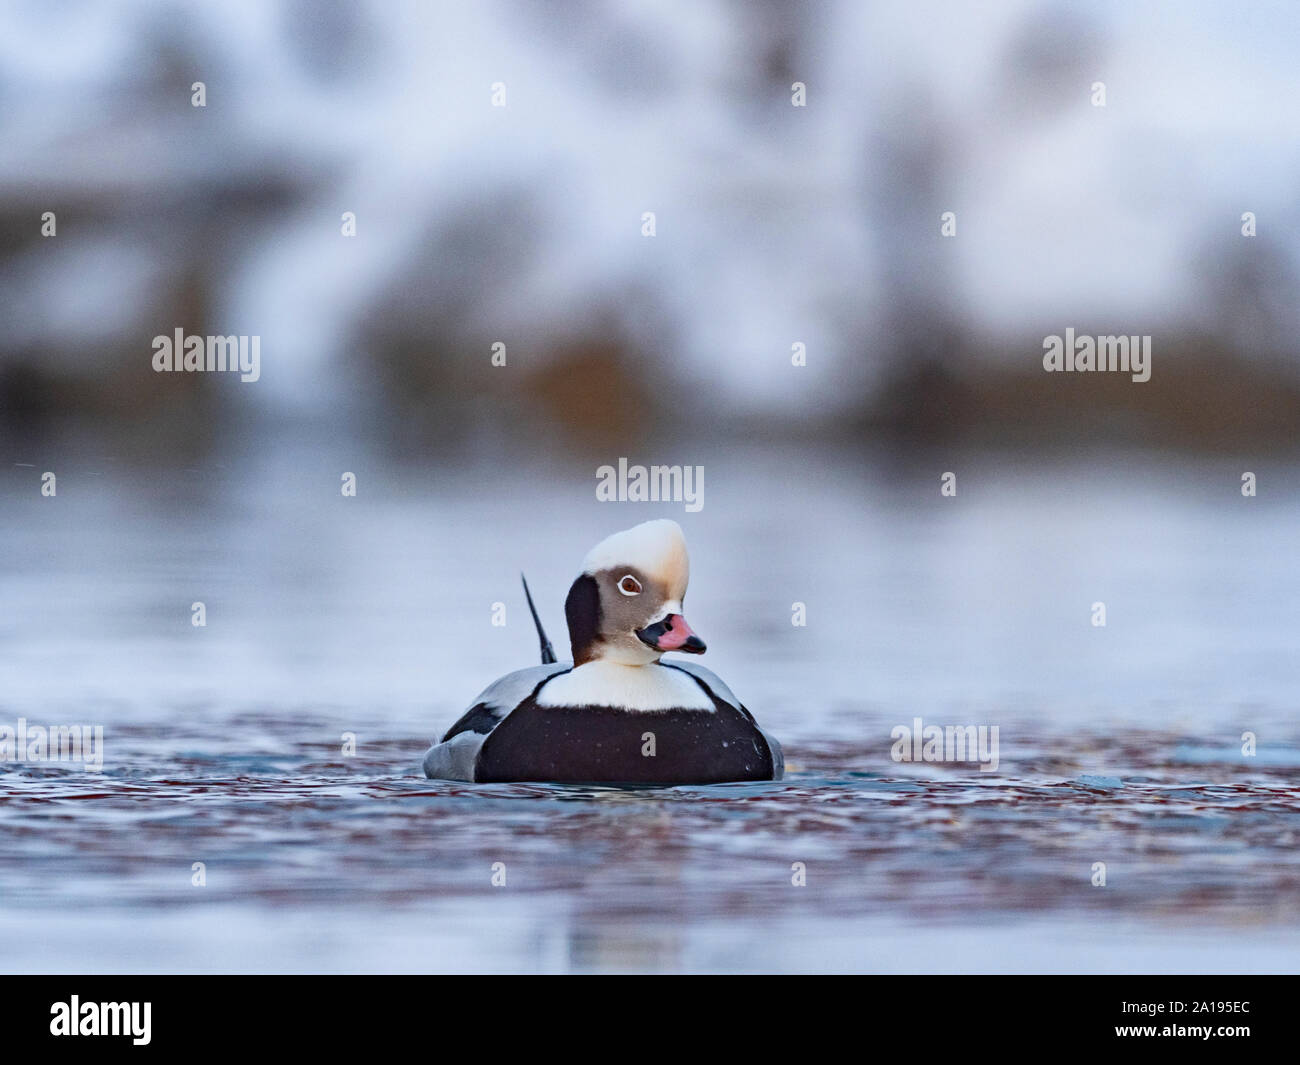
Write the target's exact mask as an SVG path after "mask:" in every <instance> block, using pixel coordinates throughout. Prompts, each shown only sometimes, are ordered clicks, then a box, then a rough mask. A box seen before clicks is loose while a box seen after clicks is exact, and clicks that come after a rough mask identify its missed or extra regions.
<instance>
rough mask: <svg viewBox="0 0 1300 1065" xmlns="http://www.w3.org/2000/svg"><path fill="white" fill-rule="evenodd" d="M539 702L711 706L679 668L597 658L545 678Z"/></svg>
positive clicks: (633, 706)
mask: <svg viewBox="0 0 1300 1065" xmlns="http://www.w3.org/2000/svg"><path fill="white" fill-rule="evenodd" d="M537 703H538V705H539V706H613V707H617V708H619V709H623V710H712V709H713V708H714V707H713V701H712V700H711V699H710V698H709V697H708V695H707V694H706V693H705V691H704V689H703V688H701V687H700V686H699V685H698V684H696V683H695V681H694V680H693V679H691V677H690V676H689V675H687V674H686V673H683V672H682V671H681V670H680V669H672V668H670V667H668V666H663V665H660V664H659V663H658V662H657V661H655V662H651V663H649V664H646V665H627V664H624V663H622V662H611V661H608V660H606V659H597V660H596V661H594V662H587V663H584V664H583V665H581V666H578V667H577V668H576V669H574V670H572V671H571V672H569V673H562V674H561V675H560V676H558V677H556V678H555V679H554V680H551V681H548V682H547V683H546V684H545V685H543V686H542V690H541V691H539V692H538V693H537Z"/></svg>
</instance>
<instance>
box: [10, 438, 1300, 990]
mask: <svg viewBox="0 0 1300 1065" xmlns="http://www.w3.org/2000/svg"><path fill="white" fill-rule="evenodd" d="M273 453H274V454H275V455H278V457H270V458H261V459H253V458H249V457H242V458H239V459H238V461H234V460H232V461H231V463H230V465H229V466H228V467H226V468H222V467H218V466H216V465H213V466H212V467H205V468H203V469H197V470H193V471H189V472H186V473H184V474H180V475H177V476H166V477H152V476H151V477H147V478H144V477H140V476H139V475H136V474H133V473H131V472H130V471H129V470H126V469H122V468H118V467H117V466H116V465H115V464H113V463H111V462H109V460H107V459H104V460H100V461H98V462H92V461H91V460H88V459H78V460H69V461H68V462H67V463H66V465H65V467H64V472H61V473H60V480H59V495H58V496H57V498H56V499H53V500H50V499H42V498H40V496H39V494H38V493H37V492H36V491H35V490H34V486H35V484H36V482H37V478H38V474H37V473H36V472H34V471H33V470H30V469H26V468H19V467H15V468H14V469H13V470H11V471H9V472H8V473H7V474H6V475H5V476H6V481H5V483H4V486H3V487H4V494H3V495H0V535H2V536H3V541H2V542H3V543H4V544H5V545H6V551H5V552H4V557H3V560H2V561H0V597H2V600H0V601H3V602H4V604H5V607H6V609H5V613H4V615H3V618H0V641H2V644H0V646H2V647H3V651H2V652H0V724H4V723H9V724H13V723H14V722H15V721H16V719H17V718H18V717H20V716H21V717H25V718H26V719H27V720H29V721H31V722H33V723H87V724H102V725H103V726H104V730H105V762H104V768H103V770H102V772H87V771H85V770H83V769H81V768H80V767H73V766H68V765H50V764H42V765H30V764H27V765H22V764H15V763H9V764H6V765H3V766H0V898H3V900H4V904H3V906H2V907H0V942H3V943H4V944H5V949H4V951H3V953H2V954H0V956H2V957H3V959H4V961H3V968H5V969H6V970H12V971H27V970H42V971H45V970H48V971H100V970H108V971H114V970H120V969H128V970H179V971H249V970H251V971H299V970H306V971H321V970H324V971H370V970H382V971H388V970H396V971H417V970H465V969H469V970H520V969H522V970H527V971H605V970H637V971H641V970H652V971H680V970H701V969H703V970H771V969H778V970H822V969H831V970H855V971H856V970H879V971H900V970H919V971H932V970H938V971H970V970H977V971H1008V970H1011V971H1014V970H1023V969H1029V970H1063V971H1070V970H1078V969H1082V970H1085V971H1106V972H1111V971H1129V970H1138V971H1149V970H1150V971H1160V970H1185V969H1193V970H1196V969H1227V970H1242V971H1270V970H1287V971H1293V970H1294V969H1295V968H1297V960H1296V959H1297V958H1300V935H1298V934H1297V932H1296V928H1297V924H1298V922H1297V918H1298V917H1300V857H1298V853H1300V851H1298V849H1297V846H1296V844H1297V840H1298V839H1300V786H1297V777H1298V775H1300V774H1298V772H1297V771H1298V770H1300V726H1298V725H1297V722H1296V715H1295V712H1294V709H1295V707H1294V692H1295V668H1296V666H1295V654H1294V650H1293V648H1294V644H1295V635H1296V632H1297V621H1300V608H1298V607H1297V603H1300V595H1298V594H1297V593H1300V568H1298V567H1297V565H1296V562H1295V560H1294V550H1293V549H1294V544H1295V541H1296V537H1295V532H1296V529H1297V518H1298V517H1300V514H1298V513H1297V507H1296V506H1295V505H1294V504H1292V503H1286V502H1279V501H1278V500H1280V499H1284V498H1285V497H1286V495H1288V494H1290V495H1291V497H1292V498H1296V496H1295V493H1294V492H1287V491H1284V490H1283V489H1284V488H1286V487H1287V486H1289V485H1294V482H1295V479H1296V478H1295V474H1294V473H1292V472H1291V471H1290V470H1289V468H1286V467H1282V468H1279V469H1277V470H1272V471H1269V475H1268V477H1267V478H1265V477H1264V476H1261V484H1266V485H1269V486H1271V487H1272V488H1274V489H1275V490H1273V491H1271V492H1265V494H1264V495H1263V496H1261V497H1260V498H1257V499H1254V500H1244V499H1242V498H1241V497H1240V493H1239V491H1238V489H1237V488H1236V484H1237V483H1239V481H1238V478H1239V471H1238V472H1237V473H1234V472H1233V469H1232V468H1230V467H1229V466H1227V465H1222V464H1215V463H1200V464H1194V463H1189V462H1185V461H1182V460H1180V461H1179V462H1171V461H1168V460H1160V459H1157V458H1150V459H1148V460H1145V461H1141V462H1136V463H1135V462H1133V461H1132V460H1131V459H1125V460H1114V461H1111V460H1108V459H1106V458H1105V457H1102V458H1098V459H1096V460H1092V461H1088V462H1079V463H1071V464H1064V465H1061V464H1048V463H1039V464H1035V465H1024V464H1019V463H1015V462H1011V461H1009V460H1008V459H1007V458H1006V457H1005V456H998V455H972V456H964V457H962V459H961V463H960V465H959V467H958V468H959V470H960V471H961V472H960V473H959V495H958V498H957V499H956V500H943V499H941V498H940V497H939V494H938V477H937V472H934V471H941V470H943V469H947V468H950V465H951V463H949V464H946V465H945V464H942V462H941V461H940V460H936V461H937V462H940V464H939V465H936V466H935V467H934V471H931V470H930V468H929V466H928V465H925V464H924V463H919V464H917V465H904V466H897V465H894V464H892V463H890V462H889V461H888V460H887V459H885V458H882V457H879V456H875V457H866V458H864V457H855V456H842V457H838V458H834V457H832V458H828V460H827V461H826V463H825V464H823V465H821V466H819V467H817V468H815V469H812V470H810V469H808V468H807V467H806V465H804V464H803V463H801V462H799V461H797V460H796V459H794V458H792V457H787V456H785V455H783V454H782V453H779V452H761V453H755V452H748V453H746V452H737V451H722V452H719V453H717V454H716V455H714V456H712V461H706V467H707V469H708V474H709V478H708V481H707V493H706V505H705V507H704V509H703V511H701V512H700V513H699V514H684V513H682V511H681V508H680V507H676V508H674V507H670V506H633V505H608V504H605V505H602V504H597V503H595V502H594V499H592V498H591V497H592V495H593V492H594V489H593V485H594V481H593V478H592V470H591V469H590V468H588V466H587V464H581V465H579V464H574V465H572V466H569V465H566V464H565V463H564V462H555V463H553V464H551V465H548V466H544V467H538V468H535V469H529V470H523V471H517V470H516V471H509V470H506V469H503V468H498V467H483V466H474V467H466V468H464V469H463V470H461V471H460V472H458V473H456V474H454V475H453V474H450V473H445V472H444V473H439V474H437V475H434V476H430V475H427V474H424V473H421V472H418V471H408V472H401V473H391V472H389V473H387V474H385V475H383V476H380V475H373V476H372V475H369V474H367V472H366V468H365V467H364V466H363V468H362V469H361V470H360V471H359V483H360V491H359V494H358V497H357V498H356V499H352V500H346V499H343V498H342V497H341V496H339V494H338V488H337V484H338V470H341V469H352V468H354V467H355V466H357V465H361V463H360V462H359V461H357V460H356V459H355V457H353V460H352V461H351V462H349V461H347V460H346V459H345V458H343V457H341V456H339V455H336V454H333V453H331V451H330V449H329V447H325V448H323V449H321V450H319V451H313V452H311V453H297V452H289V451H283V450H274V449H273ZM932 472H934V475H933V476H931V474H932ZM650 516H675V517H677V518H678V520H680V521H681V522H682V523H683V526H684V527H685V529H686V532H687V536H688V540H689V542H690V545H691V549H692V561H693V567H694V573H693V576H692V583H691V591H690V595H689V597H688V601H687V608H688V610H687V613H688V617H690V618H691V622H692V625H693V626H694V627H695V628H696V629H697V630H698V631H700V633H701V634H702V635H703V636H704V637H705V638H706V639H707V640H708V642H709V645H710V651H709V654H708V656H707V657H706V659H705V662H706V664H708V665H710V666H711V667H712V668H714V669H715V670H716V671H717V672H718V673H719V674H720V675H722V676H723V677H724V678H725V679H727V680H728V681H729V682H730V683H731V685H732V686H733V688H735V689H736V691H737V692H738V693H739V694H740V695H741V697H742V698H743V699H744V700H745V701H746V703H747V704H748V705H749V706H750V708H751V709H752V710H754V712H755V713H756V714H757V715H758V717H759V719H760V721H762V723H763V724H764V725H765V726H766V727H768V728H769V729H770V730H771V731H772V732H774V733H775V734H776V735H777V736H778V737H779V738H780V739H781V740H782V741H783V742H784V744H785V746H786V750H787V756H788V760H789V762H790V768H791V772H790V775H789V778H788V779H787V780H786V781H784V782H781V783H774V784H763V785H753V784H748V785H730V786H720V787H694V788H670V789H647V790H628V789H616V788H596V787H567V786H553V785H540V784H539V785H492V786H472V785H462V784H455V783H448V782H431V781H427V780H424V779H423V778H422V777H421V776H420V775H419V768H418V767H419V762H420V758H421V755H422V754H423V751H424V749H425V747H426V746H427V744H428V742H429V740H430V739H431V738H432V737H433V736H434V735H435V734H437V733H439V732H440V731H441V730H442V729H444V728H445V727H446V726H447V725H448V724H449V723H450V722H451V721H452V720H454V719H455V717H456V716H457V715H458V714H459V713H460V712H461V711H462V710H463V709H464V708H465V706H467V705H468V703H469V701H470V699H471V698H472V697H473V696H474V695H475V694H476V692H477V691H478V690H479V689H480V688H481V687H482V686H483V685H484V684H486V682H487V681H489V680H490V679H492V678H493V677H495V676H496V675H497V674H499V673H501V672H503V671H504V670H506V669H509V668H513V667H515V666H518V665H523V664H528V663H529V662H531V661H533V660H534V656H535V653H536V652H535V639H534V637H533V635H532V631H531V624H530V622H529V621H528V619H527V613H526V610H525V608H524V606H523V603H522V596H521V595H520V593H519V591H518V586H517V579H518V578H517V573H518V570H519V569H520V568H526V570H527V572H528V575H529V580H530V583H531V584H532V585H533V588H534V592H535V594H537V597H538V599H539V607H540V608H541V609H542V611H543V615H544V618H545V620H546V622H547V624H548V625H549V627H550V628H551V635H552V637H553V638H554V639H555V640H556V642H557V644H558V643H560V642H561V640H560V639H559V637H560V636H561V634H562V632H563V626H562V619H561V613H560V604H561V602H562V597H563V594H564V591H565V589H566V588H567V584H568V581H569V580H570V579H571V577H572V576H573V570H574V569H575V567H576V565H577V563H578V560H579V559H580V558H581V556H582V554H583V553H584V552H585V550H586V548H587V547H589V546H590V544H591V543H592V542H594V541H595V540H596V539H597V538H599V537H601V536H603V535H604V534H605V533H607V532H609V531H611V530H612V529H613V528H617V527H622V526H624V525H628V524H631V523H633V522H634V521H637V520H642V519H644V518H646V517H650ZM195 601H203V602H204V603H205V605H206V608H207V616H208V624H207V626H206V627H205V628H201V629H198V628H195V627H193V626H192V625H191V624H190V608H191V603H192V602H195ZM498 601H499V602H503V603H505V604H506V609H507V621H508V624H507V625H506V626H505V627H503V628H494V627H492V626H491V624H490V617H491V612H492V606H493V604H494V603H495V602H498ZM796 601H798V602H802V603H805V604H806V607H807V616H808V624H807V626H806V627H804V628H796V627H794V626H792V625H791V624H790V616H791V604H792V603H794V602H796ZM1095 601H1103V602H1105V603H1106V605H1107V612H1108V613H1107V625H1106V627H1105V628H1101V629H1099V628H1095V627H1093V626H1092V625H1091V623H1090V616H1091V608H1092V604H1093V603H1094V602H1095ZM915 717H921V718H922V719H923V720H924V721H925V722H926V723H927V724H941V725H944V724H975V725H990V726H991V725H996V726H997V727H998V729H999V739H1000V748H999V766H998V770H997V772H994V773H984V772H980V771H979V769H978V767H977V766H975V765H952V764H932V763H911V764H909V763H899V762H895V761H893V760H892V759H891V758H890V746H891V739H890V732H891V730H892V729H893V728H894V727H895V726H898V725H906V724H910V723H911V721H912V720H913V718H915ZM1247 731H1250V732H1253V733H1254V734H1255V735H1256V737H1257V744H1258V748H1257V753H1256V754H1255V755H1254V756H1246V755H1243V753H1242V734H1243V733H1244V732H1247ZM344 733H353V734H355V736H356V741H357V750H356V754H355V756H351V757H349V756H345V755H344V754H343V753H342V744H343V735H344ZM1098 862H1104V863H1105V868H1106V884H1105V886H1104V887H1102V886H1094V884H1093V883H1092V880H1093V877H1094V867H1095V863H1098ZM195 863H203V866H204V869H205V874H206V884H205V885H204V886H195V885H194V884H193V883H192V879H193V877H194V875H195V873H194V864H195ZM796 863H803V864H802V868H803V870H804V871H805V875H806V884H805V885H804V886H795V885H794V884H793V883H792V878H794V877H795V875H796V869H797V868H798V866H797V865H796ZM494 867H495V868H496V870H497V871H498V874H499V872H500V870H501V869H502V868H504V876H505V884H504V886H500V887H497V886H493V883H492V878H493V875H494Z"/></svg>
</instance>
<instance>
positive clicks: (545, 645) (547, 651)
mask: <svg viewBox="0 0 1300 1065" xmlns="http://www.w3.org/2000/svg"><path fill="white" fill-rule="evenodd" d="M519 579H520V580H521V581H523V582H524V598H526V599H527V600H528V609H529V610H530V611H532V615H533V624H534V625H536V626H537V638H538V639H539V640H540V641H541V643H542V665H544V666H547V665H550V664H551V663H552V662H554V661H556V658H555V648H553V647H552V646H551V641H550V640H548V639H547V638H546V630H545V629H544V628H542V619H541V618H539V617H538V616H537V607H535V606H533V595H532V593H531V592H530V591H529V590H528V578H527V577H525V576H524V575H523V574H522V573H521V574H519Z"/></svg>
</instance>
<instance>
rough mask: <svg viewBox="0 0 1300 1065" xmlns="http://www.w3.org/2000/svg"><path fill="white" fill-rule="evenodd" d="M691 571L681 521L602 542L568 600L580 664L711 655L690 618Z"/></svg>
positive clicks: (629, 531)
mask: <svg viewBox="0 0 1300 1065" xmlns="http://www.w3.org/2000/svg"><path fill="white" fill-rule="evenodd" d="M689 576H690V562H689V561H688V559H687V557H686V538H685V537H684V536H683V535H682V530H681V526H679V525H678V524H677V523H676V522H675V521H670V520H668V519H666V518H664V519H659V520H657V521H647V522H643V523H642V524H640V525H637V526H634V527H633V528H631V529H626V530H624V531H623V532H618V533H615V534H614V535H613V536H610V537H607V538H606V539H604V540H602V541H601V542H600V543H598V544H597V545H596V546H595V547H593V548H592V549H591V550H590V551H589V552H588V553H587V557H586V558H585V559H584V560H583V563H582V575H581V576H580V577H579V578H578V579H577V580H576V581H574V582H573V586H572V587H571V588H570V589H569V597H568V599H567V600H565V603H564V614H565V617H566V618H567V619H568V622H569V641H570V643H571V644H572V646H573V664H574V665H575V666H580V665H582V664H583V663H584V662H592V661H595V660H596V659H603V660H605V661H608V662H620V663H622V664H624V665H648V664H649V663H651V662H657V661H658V660H659V656H660V655H662V654H663V653H664V652H665V651H684V652H685V653H687V654H695V655H700V654H703V653H704V650H705V647H704V641H703V640H701V639H700V638H699V637H698V636H696V635H695V633H694V632H693V631H692V630H691V627H690V626H689V625H688V624H686V619H685V618H684V617H682V599H684V598H685V596H686V582H687V579H688V578H689Z"/></svg>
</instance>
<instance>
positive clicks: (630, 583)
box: [618, 573, 641, 595]
mask: <svg viewBox="0 0 1300 1065" xmlns="http://www.w3.org/2000/svg"><path fill="white" fill-rule="evenodd" d="M618 590H619V591H620V592H622V593H623V594H624V595H640V594H641V582H640V581H639V580H637V579H636V578H635V577H633V576H632V574H630V573H629V574H628V575H627V576H626V577H624V578H622V579H621V580H620V581H619V582H618Z"/></svg>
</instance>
